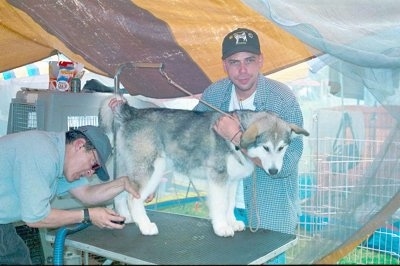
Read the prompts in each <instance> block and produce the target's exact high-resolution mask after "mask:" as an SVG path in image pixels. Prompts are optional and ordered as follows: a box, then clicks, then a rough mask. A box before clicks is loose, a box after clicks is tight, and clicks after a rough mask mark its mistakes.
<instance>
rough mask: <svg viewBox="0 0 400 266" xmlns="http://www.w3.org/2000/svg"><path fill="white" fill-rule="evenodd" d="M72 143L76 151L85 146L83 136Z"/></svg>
mask: <svg viewBox="0 0 400 266" xmlns="http://www.w3.org/2000/svg"><path fill="white" fill-rule="evenodd" d="M72 144H73V146H74V149H75V150H76V151H78V150H79V149H82V148H83V147H84V146H85V144H86V141H85V139H83V138H79V139H76V140H74V142H73V143H72Z"/></svg>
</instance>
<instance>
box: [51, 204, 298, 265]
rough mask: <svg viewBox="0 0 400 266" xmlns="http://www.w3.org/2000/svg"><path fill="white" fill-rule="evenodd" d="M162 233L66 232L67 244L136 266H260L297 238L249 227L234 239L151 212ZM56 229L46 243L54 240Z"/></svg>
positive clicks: (205, 223)
mask: <svg viewBox="0 0 400 266" xmlns="http://www.w3.org/2000/svg"><path fill="white" fill-rule="evenodd" d="M147 213H148V216H149V218H150V220H151V221H153V222H155V223H156V224H157V226H158V230H159V234H158V235H155V236H144V235H142V234H141V233H140V231H139V228H138V227H137V226H136V225H135V224H127V225H126V226H125V227H124V229H122V230H109V229H100V228H98V227H96V226H94V225H91V226H89V227H87V228H85V229H83V230H81V231H79V232H75V233H71V234H68V235H67V237H66V239H65V246H71V247H74V248H77V249H79V250H82V251H86V252H89V253H92V254H97V255H100V256H103V257H106V258H110V259H113V260H117V261H120V262H126V263H132V264H135V263H138V264H186V265H190V264H214V265H215V264H260V263H263V262H265V261H267V260H269V259H271V258H273V257H275V256H276V255H278V254H279V253H281V252H284V251H285V250H287V249H288V248H290V247H292V246H294V245H295V244H296V242H297V239H296V236H295V235H289V234H284V233H279V232H275V231H270V230H263V229H259V230H257V231H256V232H252V230H250V229H249V228H246V230H245V231H243V232H236V233H235V236H234V237H228V238H225V237H219V236H217V235H215V234H214V231H213V229H212V225H211V221H210V220H209V219H204V218H197V217H192V216H184V215H178V214H171V213H164V212H159V211H150V210H148V211H147ZM56 233H57V231H56V230H49V231H48V232H47V236H46V239H47V240H48V241H50V242H54V240H55V237H56Z"/></svg>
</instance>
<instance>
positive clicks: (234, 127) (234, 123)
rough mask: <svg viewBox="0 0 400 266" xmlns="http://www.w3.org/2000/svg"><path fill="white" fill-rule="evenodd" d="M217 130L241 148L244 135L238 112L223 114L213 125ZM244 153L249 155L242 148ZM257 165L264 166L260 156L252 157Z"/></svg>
mask: <svg viewBox="0 0 400 266" xmlns="http://www.w3.org/2000/svg"><path fill="white" fill-rule="evenodd" d="M213 128H214V130H215V132H217V133H218V135H220V136H221V137H223V138H224V139H226V140H229V141H230V142H232V143H233V144H234V145H235V146H237V147H239V148H240V138H241V136H242V133H243V132H242V129H241V127H240V121H239V118H238V117H237V115H236V114H233V116H228V115H223V116H221V117H220V118H219V119H218V120H217V122H215V124H214V126H213ZM240 150H241V151H242V152H243V153H244V154H246V155H247V151H246V150H245V149H240ZM250 159H251V160H252V161H253V162H254V163H255V164H256V165H258V166H259V167H262V164H261V161H260V159H259V158H250Z"/></svg>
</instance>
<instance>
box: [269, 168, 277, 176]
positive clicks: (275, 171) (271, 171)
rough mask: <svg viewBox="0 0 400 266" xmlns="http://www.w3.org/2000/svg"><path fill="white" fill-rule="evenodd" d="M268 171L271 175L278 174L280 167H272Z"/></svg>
mask: <svg viewBox="0 0 400 266" xmlns="http://www.w3.org/2000/svg"><path fill="white" fill-rule="evenodd" d="M268 173H269V174H270V175H276V174H277V173H278V169H276V168H270V169H268Z"/></svg>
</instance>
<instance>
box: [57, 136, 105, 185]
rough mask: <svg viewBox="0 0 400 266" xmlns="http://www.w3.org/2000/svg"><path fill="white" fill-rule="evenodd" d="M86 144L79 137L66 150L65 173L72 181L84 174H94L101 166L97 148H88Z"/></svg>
mask: <svg viewBox="0 0 400 266" xmlns="http://www.w3.org/2000/svg"><path fill="white" fill-rule="evenodd" d="M84 144H85V141H84V140H83V139H78V140H76V141H74V142H73V143H71V144H70V146H69V148H67V150H66V156H65V162H64V175H65V177H66V178H67V180H68V181H70V182H72V181H74V180H78V179H79V178H81V177H83V176H92V175H93V174H94V173H95V171H96V170H97V169H98V168H99V167H100V164H99V159H98V154H97V152H96V150H86V148H85V147H84V146H83V145H84Z"/></svg>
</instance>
